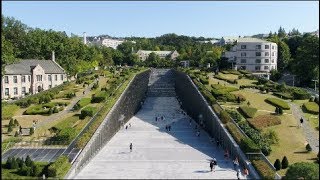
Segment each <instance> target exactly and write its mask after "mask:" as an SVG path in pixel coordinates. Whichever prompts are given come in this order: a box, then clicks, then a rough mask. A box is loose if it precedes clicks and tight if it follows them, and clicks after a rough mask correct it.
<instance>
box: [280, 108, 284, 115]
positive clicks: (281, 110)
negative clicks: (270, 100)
mask: <svg viewBox="0 0 320 180" xmlns="http://www.w3.org/2000/svg"><path fill="white" fill-rule="evenodd" d="M279 114H280V115H282V114H283V109H282V108H281V107H279Z"/></svg>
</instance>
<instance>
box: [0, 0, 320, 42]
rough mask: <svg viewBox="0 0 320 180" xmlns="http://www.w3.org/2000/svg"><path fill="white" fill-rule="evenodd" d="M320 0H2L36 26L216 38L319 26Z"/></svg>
mask: <svg viewBox="0 0 320 180" xmlns="http://www.w3.org/2000/svg"><path fill="white" fill-rule="evenodd" d="M318 6H319V2H317V1H307V2H303V1H301V2H298V1H291V2H290V1H282V2H276V1H265V2H258V1H247V2H245V1H231V2H230V1H202V2H196V1H185V2H182V1H177V2H173V1H158V2H150V1H149V2H146V1H140V2H132V1H131V2H128V1H120V2H112V1H91V2H88V1H60V2H58V1H43V2H37V1H13V2H10V1H2V14H3V15H5V16H12V17H14V18H16V19H18V20H21V21H22V22H23V23H25V24H27V25H28V26H30V27H38V28H41V29H53V30H57V31H65V32H66V33H67V34H68V35H70V33H74V34H77V35H82V33H83V32H87V35H89V36H95V35H100V34H108V35H111V36H116V37H128V36H140V37H155V36H160V35H163V34H166V33H176V34H178V35H188V36H197V37H199V36H203V37H216V38H220V37H222V36H239V35H240V36H244V35H254V34H258V33H269V32H270V30H271V31H273V32H274V31H277V30H278V29H279V27H280V26H282V27H284V28H285V30H286V31H287V32H288V31H289V30H291V29H292V28H298V29H299V31H300V32H310V31H315V30H317V29H319V7H318Z"/></svg>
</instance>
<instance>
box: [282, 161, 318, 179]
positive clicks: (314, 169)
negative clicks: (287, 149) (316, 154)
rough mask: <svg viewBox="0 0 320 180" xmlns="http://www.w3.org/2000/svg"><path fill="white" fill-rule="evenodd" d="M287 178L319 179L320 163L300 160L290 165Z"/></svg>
mask: <svg viewBox="0 0 320 180" xmlns="http://www.w3.org/2000/svg"><path fill="white" fill-rule="evenodd" d="M285 179H319V164H315V163H309V162H298V163H294V164H292V165H290V166H289V168H288V170H287V172H286V176H285Z"/></svg>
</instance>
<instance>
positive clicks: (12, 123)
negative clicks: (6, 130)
mask: <svg viewBox="0 0 320 180" xmlns="http://www.w3.org/2000/svg"><path fill="white" fill-rule="evenodd" d="M9 126H14V122H13V119H12V118H11V119H10V122H9Z"/></svg>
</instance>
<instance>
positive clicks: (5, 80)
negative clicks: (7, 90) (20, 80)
mask: <svg viewBox="0 0 320 180" xmlns="http://www.w3.org/2000/svg"><path fill="white" fill-rule="evenodd" d="M4 83H6V84H9V77H8V76H5V77H4Z"/></svg>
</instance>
